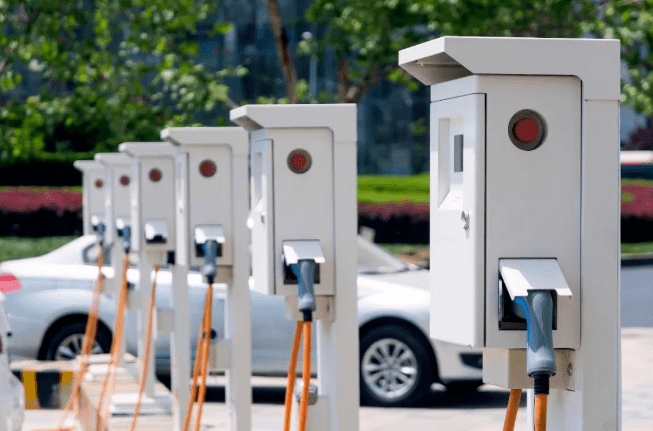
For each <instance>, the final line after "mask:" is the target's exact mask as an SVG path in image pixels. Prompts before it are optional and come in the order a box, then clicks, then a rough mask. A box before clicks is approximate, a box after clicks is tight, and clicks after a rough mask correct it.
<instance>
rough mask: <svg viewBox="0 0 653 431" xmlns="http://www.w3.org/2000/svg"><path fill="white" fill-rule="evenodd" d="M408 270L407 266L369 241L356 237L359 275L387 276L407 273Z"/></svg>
mask: <svg viewBox="0 0 653 431" xmlns="http://www.w3.org/2000/svg"><path fill="white" fill-rule="evenodd" d="M408 269H410V267H409V266H408V264H406V263H404V262H403V261H401V260H399V259H397V258H396V257H394V256H393V255H392V254H390V253H388V252H387V251H385V250H383V249H382V248H381V247H379V246H377V245H375V244H373V243H371V242H370V241H368V240H366V239H364V238H362V237H360V236H359V237H358V273H359V274H389V273H393V272H401V271H407V270H408Z"/></svg>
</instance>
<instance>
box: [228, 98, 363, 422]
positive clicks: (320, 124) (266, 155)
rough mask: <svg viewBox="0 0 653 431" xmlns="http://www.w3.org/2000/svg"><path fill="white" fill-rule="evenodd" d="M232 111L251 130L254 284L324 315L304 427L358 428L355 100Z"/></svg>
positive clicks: (295, 308)
mask: <svg viewBox="0 0 653 431" xmlns="http://www.w3.org/2000/svg"><path fill="white" fill-rule="evenodd" d="M230 118H231V120H232V121H233V122H235V123H236V124H239V125H241V126H242V127H244V128H245V129H247V130H248V131H249V132H250V159H251V160H250V163H251V212H250V217H249V220H248V224H249V225H250V228H251V231H252V260H253V261H252V275H253V282H254V285H253V288H254V289H255V290H256V291H259V292H262V293H264V294H268V295H281V296H284V297H285V305H286V317H288V318H289V319H291V320H298V321H301V320H302V319H304V320H306V313H307V310H311V309H312V310H313V315H312V318H314V319H315V320H318V325H317V338H318V339H317V344H318V355H317V356H318V364H317V369H318V373H317V375H318V387H317V396H316V397H314V398H313V400H312V401H309V404H311V405H310V406H308V415H307V418H306V429H309V430H333V431H335V430H340V431H343V430H352V431H356V430H358V405H359V388H358V384H359V373H358V366H357V365H354V364H358V350H359V348H358V321H357V317H356V316H357V289H356V276H357V273H356V261H357V254H356V250H357V248H356V227H357V217H356V214H357V210H356V193H357V189H356V184H357V183H356V105H353V104H347V105H346V104H340V105H248V106H242V107H240V108H237V109H234V110H232V111H231V112H230ZM305 270H306V271H305ZM311 287H312V288H313V289H312V290H313V291H314V295H311V294H310V290H311ZM308 312H309V313H310V311H308ZM304 360H306V359H304ZM344 382H346V384H345V383H344ZM309 399H310V398H309ZM295 410H297V409H295ZM292 426H293V427H295V429H296V427H297V421H295V420H293V424H292Z"/></svg>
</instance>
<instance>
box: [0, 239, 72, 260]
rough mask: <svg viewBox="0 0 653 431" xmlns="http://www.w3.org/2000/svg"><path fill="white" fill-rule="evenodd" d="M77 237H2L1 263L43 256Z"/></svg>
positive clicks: (0, 243) (0, 245)
mask: <svg viewBox="0 0 653 431" xmlns="http://www.w3.org/2000/svg"><path fill="white" fill-rule="evenodd" d="M75 238H77V237H76V236H50V237H45V238H24V237H15V236H2V237H0V262H4V261H5V260H12V259H22V258H25V257H33V256H41V255H44V254H46V253H48V252H50V251H52V250H54V249H55V248H58V247H61V246H62V245H64V244H66V243H67V242H70V241H72V240H73V239H75Z"/></svg>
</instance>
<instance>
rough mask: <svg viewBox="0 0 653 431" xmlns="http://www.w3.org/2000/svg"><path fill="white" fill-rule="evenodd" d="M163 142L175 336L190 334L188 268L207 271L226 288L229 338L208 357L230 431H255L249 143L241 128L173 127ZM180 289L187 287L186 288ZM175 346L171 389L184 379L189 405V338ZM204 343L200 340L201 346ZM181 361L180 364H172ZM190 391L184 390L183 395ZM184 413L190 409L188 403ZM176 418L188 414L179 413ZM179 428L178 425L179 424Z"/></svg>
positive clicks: (217, 344) (216, 342)
mask: <svg viewBox="0 0 653 431" xmlns="http://www.w3.org/2000/svg"><path fill="white" fill-rule="evenodd" d="M161 138H162V139H163V140H166V141H168V142H170V143H172V144H174V145H175V146H176V149H177V156H176V166H175V169H176V185H175V193H176V200H177V205H176V237H177V247H176V253H175V265H174V267H175V269H174V270H173V286H174V298H173V310H174V313H175V316H174V327H175V329H174V331H173V335H176V334H188V333H189V331H190V327H189V323H188V322H189V317H190V316H189V313H190V310H189V309H188V304H189V296H188V290H187V287H186V277H187V274H188V268H189V267H191V266H198V267H200V268H203V269H202V271H203V274H204V276H205V279H208V281H209V282H216V283H224V284H226V288H225V307H224V312H225V322H224V328H225V333H224V335H223V336H220V335H221V334H218V339H217V340H213V342H212V344H211V349H210V358H211V359H210V363H209V366H210V368H211V369H212V370H224V371H225V374H226V378H227V383H226V388H225V389H226V394H225V404H226V406H227V411H228V414H227V416H228V418H229V420H228V424H229V425H228V426H229V429H230V430H232V431H236V430H237V431H245V430H250V429H251V403H252V391H251V383H250V378H251V317H250V315H251V312H250V292H249V282H248V280H249V271H250V266H249V263H250V257H249V231H248V229H247V225H246V220H247V214H248V193H249V182H248V181H249V178H248V147H247V144H248V140H247V139H248V138H247V132H246V131H245V130H243V129H241V128H240V127H199V128H198V127H173V128H168V129H165V130H163V131H162V132H161ZM182 281H183V284H182ZM181 338H182V339H181V340H178V339H176V338H174V337H173V339H172V351H173V356H172V357H173V362H172V384H173V392H176V390H174V387H175V381H176V380H177V379H181V380H180V381H181V382H182V383H183V385H181V387H180V388H181V389H183V390H184V391H185V395H184V396H180V397H179V399H180V400H186V399H187V398H188V388H187V384H186V383H187V382H188V376H189V375H190V360H189V357H188V352H189V351H190V343H189V342H188V337H181ZM198 342H199V340H198ZM175 361H176V362H175ZM184 385H185V387H184ZM180 405H182V406H185V405H186V404H185V403H181V404H180ZM174 414H175V416H177V415H183V412H178V411H177V412H174ZM177 423H178V421H177V420H175V424H177Z"/></svg>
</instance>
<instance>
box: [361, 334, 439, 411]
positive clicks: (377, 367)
mask: <svg viewBox="0 0 653 431" xmlns="http://www.w3.org/2000/svg"><path fill="white" fill-rule="evenodd" d="M428 348H430V346H424V342H423V341H422V340H420V338H419V337H418V336H417V335H416V334H415V333H414V330H412V329H410V328H408V327H406V326H402V325H394V324H391V325H383V326H379V327H376V328H374V329H372V330H370V331H368V332H366V333H365V334H363V335H362V336H361V340H360V394H361V402H362V403H364V404H368V405H376V406H382V407H405V406H411V405H414V404H416V403H417V402H418V401H420V400H421V399H422V398H423V397H424V396H425V395H426V394H427V393H428V392H429V390H430V388H431V384H432V383H433V378H432V376H433V371H432V370H433V366H434V365H435V364H434V363H433V360H432V359H431V355H430V354H429V352H428V350H427V349H428Z"/></svg>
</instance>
